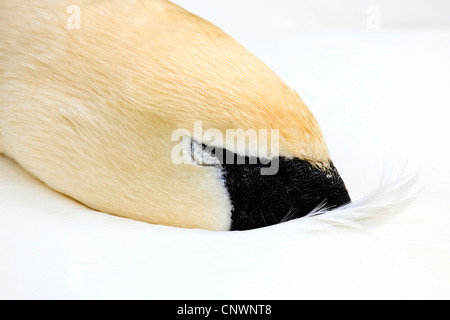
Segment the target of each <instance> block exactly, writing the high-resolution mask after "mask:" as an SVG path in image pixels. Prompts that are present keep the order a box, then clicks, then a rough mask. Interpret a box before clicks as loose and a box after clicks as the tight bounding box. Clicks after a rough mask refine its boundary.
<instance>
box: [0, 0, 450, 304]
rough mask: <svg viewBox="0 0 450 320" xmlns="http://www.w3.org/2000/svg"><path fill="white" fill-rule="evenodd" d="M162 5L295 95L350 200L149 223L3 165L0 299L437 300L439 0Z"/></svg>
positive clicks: (443, 279) (447, 259)
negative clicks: (241, 49) (204, 227)
mask: <svg viewBox="0 0 450 320" xmlns="http://www.w3.org/2000/svg"><path fill="white" fill-rule="evenodd" d="M175 2H176V3H179V4H180V5H183V6H184V7H186V8H188V9H189V10H191V11H193V12H194V13H197V14H199V15H201V16H202V17H204V18H207V19H208V20H210V21H212V22H214V23H215V24H217V25H219V26H220V27H221V28H223V29H224V30H225V31H227V32H228V33H230V34H231V35H232V36H234V37H235V38H236V39H237V40H239V41H240V42H241V43H243V44H244V45H245V46H246V47H247V48H249V49H250V50H251V51H252V52H253V53H255V54H256V55H257V56H258V57H260V58H261V59H262V60H263V61H264V62H266V63H267V64H268V65H269V66H270V67H271V68H273V69H274V70H275V71H276V72H277V73H278V74H279V75H280V76H281V77H282V78H283V79H285V81H286V82H287V83H288V84H289V85H290V86H292V87H293V88H295V89H296V90H297V91H298V92H299V94H300V95H301V96H302V97H303V99H304V100H305V101H306V102H307V103H308V105H309V106H310V108H311V110H312V111H313V113H314V114H315V115H316V117H317V118H318V120H319V123H320V124H321V127H322V129H323V131H324V133H325V136H326V139H327V142H328V145H329V148H330V151H331V154H332V158H333V161H334V162H335V164H336V166H337V167H338V169H339V171H340V172H341V174H342V176H343V178H344V180H345V181H346V184H347V186H348V189H349V191H350V193H351V196H352V198H353V199H354V200H356V205H355V207H354V208H353V209H347V210H342V211H341V212H337V213H335V214H336V216H337V217H338V218H337V220H336V221H324V220H320V219H309V220H306V219H301V220H297V221H292V222H289V223H286V224H283V225H278V226H274V227H270V228H264V229H260V230H255V231H250V232H242V233H236V232H234V233H230V232H228V233H211V232H206V231H199V230H182V229H176V228H168V227H163V226H152V225H148V224H144V223H140V222H135V221H131V220H127V219H121V218H117V217H112V216H109V215H106V214H102V213H97V212H93V211H92V210H89V209H86V208H84V207H83V206H81V205H80V204H77V203H75V202H73V201H72V200H70V199H68V198H66V197H64V196H62V195H59V194H57V193H55V192H53V191H51V190H49V189H47V188H46V187H45V186H44V185H43V184H41V183H40V182H38V181H37V180H35V179H34V178H32V177H31V176H29V175H28V174H27V173H25V172H24V171H23V170H22V169H20V167H18V166H17V165H15V164H14V163H13V162H12V161H10V160H7V159H5V158H2V157H0V298H62V299H67V298H101V299H102V298H137V299H141V298H148V299H196V298H202V299H216V298H221V299H241V298H246V299H252V298H253V299H259V298H269V299H283V298H288V299H301V298H306V299H315V298H343V299H349V298H363V299H364V298H380V299H381V298H383V299H384V298H441V299H442V298H446V299H448V298H450V231H449V230H450V201H449V199H450V192H449V187H448V181H449V179H450V169H449V156H450V147H449V142H448V139H449V138H450V129H449V127H450V126H449V123H448V121H449V119H450V111H449V110H450V90H449V88H450V76H449V75H450V60H449V58H448V57H450V26H449V23H450V2H448V1H444V0H434V1H418V0H413V1H406V0H404V1H387V0H383V1H365V0H364V1H356V0H354V1H350V0H348V1H342V0H339V1H338V0H335V1H331V0H322V1H317V0H315V1H313V0H310V1H294V0H278V1H268V0H264V1H261V0H258V1H256V0H251V1H249V0H247V1H237V0H230V1H218V0H208V1H206V0H204V1H201V0H178V1H175ZM374 10H375V11H374ZM415 172H419V173H420V175H419V179H418V180H413V187H412V189H411V190H409V189H405V188H403V187H402V186H403V184H402V183H403V182H404V181H403V182H402V181H400V182H394V183H393V184H392V187H391V188H388V187H386V184H385V183H386V181H388V182H389V181H392V180H393V179H394V178H395V177H402V176H407V175H408V174H410V173H415ZM380 183H381V184H382V185H384V187H381V189H379V186H380ZM374 190H375V193H374V194H371V195H370V196H369V197H368V198H365V199H364V197H365V196H366V195H367V194H369V193H371V192H372V191H374ZM417 190H420V192H419V194H418V195H417V197H416V200H415V202H412V203H411V204H409V206H407V205H406V203H408V202H405V201H404V200H403V199H404V198H408V196H409V195H411V194H413V193H414V192H415V191H417ZM361 198H363V201H362V202H361V201H360V199H361ZM358 201H359V202H358ZM386 215H389V216H390V218H389V219H383V218H382V217H384V216H386ZM358 216H359V217H367V216H371V217H372V218H371V219H362V220H358V221H357V223H356V224H351V222H352V221H354V219H356V218H357V217H358ZM339 217H341V218H339ZM339 219H341V220H339ZM346 219H347V220H346ZM350 226H353V227H350Z"/></svg>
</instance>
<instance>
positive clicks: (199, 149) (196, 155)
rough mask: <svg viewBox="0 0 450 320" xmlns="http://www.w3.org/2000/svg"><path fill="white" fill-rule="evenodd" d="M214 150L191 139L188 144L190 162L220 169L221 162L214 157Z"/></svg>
mask: <svg viewBox="0 0 450 320" xmlns="http://www.w3.org/2000/svg"><path fill="white" fill-rule="evenodd" d="M215 149H216V148H215V147H211V146H206V145H204V144H202V143H199V142H197V141H196V140H195V139H192V138H191V144H190V154H191V158H192V161H193V162H194V163H195V164H197V165H199V166H203V167H211V166H214V167H220V166H221V162H220V160H219V158H218V157H217V156H216V150H215Z"/></svg>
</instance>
